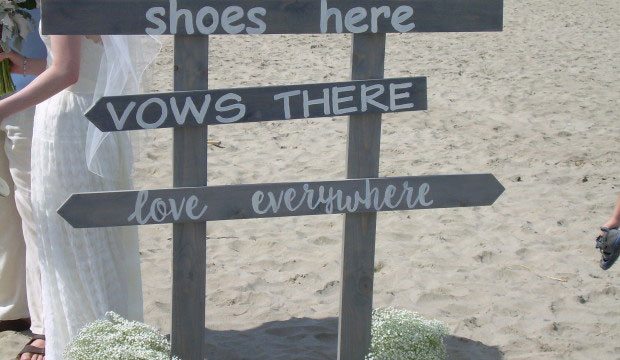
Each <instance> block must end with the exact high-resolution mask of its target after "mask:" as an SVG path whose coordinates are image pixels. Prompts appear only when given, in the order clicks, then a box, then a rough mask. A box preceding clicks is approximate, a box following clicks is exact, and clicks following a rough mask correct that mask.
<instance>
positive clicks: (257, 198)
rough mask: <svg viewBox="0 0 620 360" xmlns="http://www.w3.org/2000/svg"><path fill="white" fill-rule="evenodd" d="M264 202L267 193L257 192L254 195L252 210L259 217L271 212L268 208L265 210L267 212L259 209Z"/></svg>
mask: <svg viewBox="0 0 620 360" xmlns="http://www.w3.org/2000/svg"><path fill="white" fill-rule="evenodd" d="M263 200H265V193H263V192H262V191H256V192H254V194H253V195H252V210H253V211H254V212H255V213H257V214H259V215H263V214H266V213H267V211H269V209H268V208H265V210H261V209H260V208H259V206H260V205H261V203H262V202H263Z"/></svg>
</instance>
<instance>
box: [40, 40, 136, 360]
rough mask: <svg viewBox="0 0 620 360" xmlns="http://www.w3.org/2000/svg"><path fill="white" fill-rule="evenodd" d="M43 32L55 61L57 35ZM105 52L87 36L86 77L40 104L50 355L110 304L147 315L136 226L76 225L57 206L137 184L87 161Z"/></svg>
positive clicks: (55, 357)
mask: <svg viewBox="0 0 620 360" xmlns="http://www.w3.org/2000/svg"><path fill="white" fill-rule="evenodd" d="M42 38H43V41H44V42H45V43H46V46H47V49H48V62H50V61H51V58H52V57H53V54H52V53H51V52H50V40H49V37H46V36H42ZM102 52H103V47H102V46H101V45H100V44H98V43H96V42H94V41H91V40H89V39H87V38H85V37H82V48H81V54H82V55H81V61H80V77H79V81H78V82H77V83H76V84H74V85H72V86H71V87H70V88H68V89H66V90H63V91H61V92H60V93H59V94H57V95H55V96H53V97H52V98H50V99H48V100H46V101H45V102H43V103H41V104H39V105H37V108H36V115H35V120H34V134H33V143H32V205H33V212H34V216H35V222H36V224H37V235H38V240H39V244H40V250H39V254H40V257H41V271H42V288H43V289H42V291H43V308H44V317H45V335H46V359H47V360H61V359H62V353H63V351H64V348H65V347H66V345H67V344H68V342H69V341H70V340H71V339H72V338H73V337H74V336H75V335H77V333H78V332H79V330H80V329H81V328H82V327H83V326H84V325H86V324H88V323H90V322H92V321H94V320H96V319H99V318H101V317H103V315H104V314H105V313H106V312H107V311H115V312H116V313H118V314H120V315H121V316H123V317H126V318H128V319H131V320H142V285H141V277H140V262H139V253H138V237H137V230H136V229H135V228H133V227H131V228H127V227H124V228H123V227H117V228H97V229H74V228H72V227H71V225H69V224H68V223H67V222H66V221H65V220H64V219H62V218H61V217H60V216H59V215H58V214H57V213H56V211H57V209H58V208H59V207H60V206H61V205H62V204H63V203H64V202H65V201H66V200H67V198H68V197H69V196H70V195H71V194H72V193H78V192H90V191H106V190H119V189H128V188H130V187H131V181H130V179H128V178H127V177H126V176H120V175H119V176H116V177H112V178H110V177H109V176H106V177H100V176H97V175H95V174H93V173H91V172H90V171H89V170H88V168H87V166H86V160H85V159H86V156H85V146H86V133H87V127H88V120H87V119H86V118H85V117H84V115H83V114H84V111H85V110H86V109H87V107H88V106H89V105H90V104H91V102H92V100H93V91H94V88H95V83H96V79H97V74H98V70H99V63H100V60H101V57H102ZM106 153H109V155H106ZM114 153H115V152H114V151H110V152H105V153H104V156H103V159H102V161H103V162H106V161H107V162H115V161H118V160H117V157H115V156H114Z"/></svg>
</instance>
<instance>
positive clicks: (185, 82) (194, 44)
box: [170, 36, 209, 360]
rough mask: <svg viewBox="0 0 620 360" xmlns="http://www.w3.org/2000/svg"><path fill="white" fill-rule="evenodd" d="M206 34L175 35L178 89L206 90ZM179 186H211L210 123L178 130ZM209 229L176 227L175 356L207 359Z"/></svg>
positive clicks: (175, 175)
mask: <svg viewBox="0 0 620 360" xmlns="http://www.w3.org/2000/svg"><path fill="white" fill-rule="evenodd" d="M208 51H209V38H208V37H206V36H205V37H191V36H176V37H175V39H174V68H175V72H174V89H175V90H195V89H206V88H207V85H208V84H207V82H208V66H209V63H208ZM173 137H174V140H173V141H174V144H173V149H174V150H173V151H174V154H173V158H174V170H173V183H174V186H175V187H181V186H205V185H207V127H206V126H205V127H201V128H194V129H188V128H181V129H175V130H174V135H173ZM206 237H207V228H206V223H204V222H194V223H185V224H181V223H180V224H174V225H173V235H172V238H173V240H172V241H173V244H172V333H171V338H170V341H171V345H172V354H173V355H176V356H178V357H179V358H181V359H184V360H203V359H204V358H205V348H204V331H205V293H206V273H207V269H206V264H207V249H206V241H205V240H206Z"/></svg>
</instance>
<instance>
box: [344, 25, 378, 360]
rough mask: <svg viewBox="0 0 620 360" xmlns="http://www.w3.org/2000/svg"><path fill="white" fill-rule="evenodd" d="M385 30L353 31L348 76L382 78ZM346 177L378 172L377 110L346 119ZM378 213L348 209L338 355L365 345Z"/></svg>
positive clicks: (352, 355) (361, 351)
mask: <svg viewBox="0 0 620 360" xmlns="http://www.w3.org/2000/svg"><path fill="white" fill-rule="evenodd" d="M385 38H386V37H385V35H384V34H377V35H374V34H372V35H371V34H360V35H354V36H353V46H352V53H351V72H352V73H351V78H352V79H353V80H359V79H378V78H382V77H383V72H384V60H385ZM348 130H349V131H348V144H347V178H349V179H350V178H360V177H377V176H379V153H380V147H381V114H363V115H355V116H351V118H350V119H349V129H348ZM376 226H377V213H364V214H347V215H345V218H344V230H343V241H342V276H341V293H340V317H339V322H338V359H339V360H363V359H364V358H365V356H366V355H367V354H368V350H369V348H370V340H371V337H370V328H371V316H372V295H373V276H374V260H375V234H376Z"/></svg>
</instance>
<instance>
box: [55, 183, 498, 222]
mask: <svg viewBox="0 0 620 360" xmlns="http://www.w3.org/2000/svg"><path fill="white" fill-rule="evenodd" d="M503 191H504V187H503V186H502V185H501V184H500V183H499V182H498V181H497V179H495V177H494V176H493V175H491V174H474V175H434V176H409V177H391V178H376V179H350V180H339V181H322V182H297V183H273V184H246V185H228V186H208V187H196V188H173V189H160V190H148V191H147V190H144V191H117V192H99V193H81V194H74V195H72V196H71V197H70V198H69V200H67V202H66V203H65V204H64V205H63V206H62V207H61V208H60V209H59V210H58V213H59V214H60V215H61V216H62V217H63V218H65V219H66V220H67V221H68V222H69V223H70V224H71V225H72V226H73V227H76V228H88V227H106V226H123V225H146V224H162V223H186V222H203V221H214V220H231V219H253V218H266V217H281V216H304V215H324V214H342V213H364V212H377V211H392V210H418V209H435V208H449V207H467V206H485V205H491V204H493V202H495V200H496V199H497V198H498V197H499V196H500V195H501V193H502V192H503Z"/></svg>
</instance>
